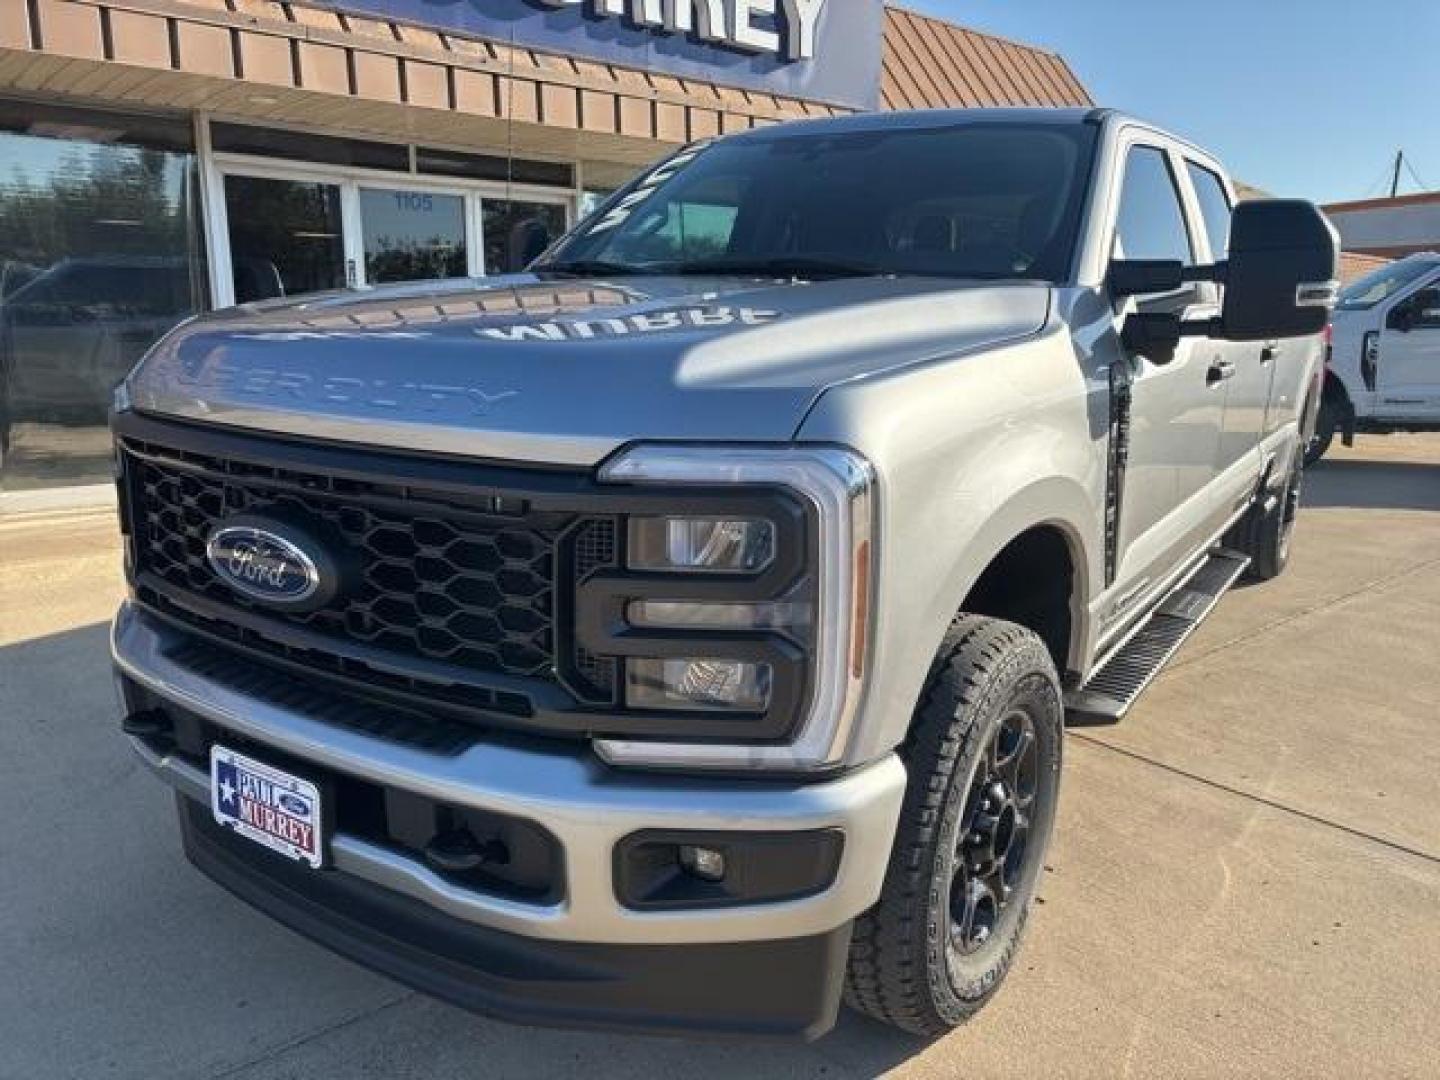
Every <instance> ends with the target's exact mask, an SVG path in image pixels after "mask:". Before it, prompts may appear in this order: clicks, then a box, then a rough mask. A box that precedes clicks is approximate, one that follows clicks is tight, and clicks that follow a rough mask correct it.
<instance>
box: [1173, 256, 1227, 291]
mask: <svg viewBox="0 0 1440 1080" xmlns="http://www.w3.org/2000/svg"><path fill="white" fill-rule="evenodd" d="M1229 276H1230V262H1229V260H1228V259H1222V260H1221V261H1220V262H1217V263H1211V264H1210V265H1209V266H1187V267H1185V268H1184V269H1182V270H1181V271H1180V279H1181V280H1182V281H1185V282H1186V283H1189V282H1194V281H1213V282H1214V283H1215V284H1217V285H1224V284H1225V281H1226V279H1227V278H1229Z"/></svg>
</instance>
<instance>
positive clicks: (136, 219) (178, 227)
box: [0, 103, 205, 492]
mask: <svg viewBox="0 0 1440 1080" xmlns="http://www.w3.org/2000/svg"><path fill="white" fill-rule="evenodd" d="M22 110H23V111H22ZM0 128H3V129H8V130H0V490H4V491H7V492H13V491H19V490H26V489H34V488H43V487H56V486H62V485H69V484H95V483H103V482H107V481H108V480H109V478H110V472H111V470H110V448H109V437H108V432H107V429H106V413H107V410H108V408H109V405H110V398H111V393H112V391H113V389H114V386H115V384H116V383H118V382H119V381H120V379H121V378H122V377H124V375H125V374H126V372H128V371H129V370H130V368H131V367H132V366H134V364H135V362H136V361H137V360H139V358H140V356H141V355H142V354H143V353H144V351H145V350H146V349H147V348H148V347H149V346H150V345H151V343H153V342H154V341H155V339H156V338H158V337H159V336H160V335H161V334H163V333H164V332H165V331H166V330H168V329H169V328H170V327H172V326H173V325H174V324H175V323H176V322H178V321H180V320H181V319H183V318H185V317H187V316H189V315H191V314H193V313H194V312H195V311H197V310H199V309H200V307H201V306H202V305H203V297H204V286H203V282H204V280H205V270H204V264H203V260H202V258H201V251H200V244H199V230H198V228H197V227H196V226H197V210H198V199H197V197H196V184H197V179H196V177H197V173H196V163H195V156H194V154H193V153H192V152H191V151H190V149H189V147H188V142H189V139H190V129H189V126H188V124H186V123H184V122H180V123H175V122H170V121H163V120H157V119H155V118H129V117H125V116H120V115H114V116H111V115H110V114H106V113H101V112H96V111H94V110H87V111H86V112H85V113H84V114H83V115H81V116H75V115H72V114H71V113H70V112H69V111H68V110H62V109H57V108H52V107H48V106H39V105H26V106H23V107H22V106H20V105H18V104H3V103H0Z"/></svg>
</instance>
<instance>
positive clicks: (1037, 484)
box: [937, 476, 1104, 675]
mask: <svg viewBox="0 0 1440 1080" xmlns="http://www.w3.org/2000/svg"><path fill="white" fill-rule="evenodd" d="M1098 513H1099V511H1098V509H1097V508H1096V507H1095V505H1094V503H1093V500H1092V499H1091V498H1090V497H1089V496H1088V495H1087V494H1086V492H1085V489H1084V488H1083V487H1081V485H1080V484H1079V483H1078V482H1076V481H1074V480H1072V479H1069V478H1067V477H1063V476H1051V477H1046V478H1043V479H1039V480H1036V481H1034V482H1033V483H1031V484H1029V485H1027V486H1025V487H1023V488H1021V489H1020V490H1019V491H1017V492H1014V493H1013V494H1012V495H1011V496H1010V497H1009V498H1007V499H1006V500H1005V501H1004V502H1003V503H1001V504H999V505H998V506H996V507H994V508H993V509H992V510H991V511H990V512H989V513H988V514H987V515H986V516H985V521H984V523H983V524H981V525H980V527H979V528H978V529H977V530H976V531H975V532H974V533H973V534H972V535H971V537H970V538H969V541H968V542H967V543H966V545H965V558H964V559H963V560H959V562H958V564H957V566H956V567H955V569H954V572H953V573H952V575H951V576H949V577H947V578H946V579H945V581H944V582H943V583H941V586H940V588H939V589H937V595H938V597H939V600H938V605H939V609H940V611H942V612H945V611H948V614H946V615H945V617H944V619H943V625H942V626H941V633H943V632H944V626H948V625H949V622H950V619H952V618H954V616H955V615H957V614H958V613H959V612H960V611H961V610H963V607H964V604H965V598H966V597H967V596H969V595H970V593H971V591H972V590H973V589H974V588H975V585H976V583H977V582H978V581H979V580H980V577H981V575H982V574H984V572H985V571H986V569H988V568H989V566H990V565H991V563H993V562H994V561H995V559H996V558H997V557H998V556H999V555H1000V553H1001V552H1002V551H1004V550H1005V548H1007V547H1008V546H1009V545H1010V544H1011V543H1012V542H1014V541H1015V540H1016V539H1017V538H1019V537H1020V536H1022V535H1024V534H1025V533H1027V532H1030V531H1031V530H1033V529H1039V528H1051V529H1054V530H1056V531H1057V532H1058V533H1060V535H1061V536H1062V537H1063V538H1064V540H1065V544H1066V547H1067V548H1068V549H1069V552H1070V564H1071V571H1072V574H1073V579H1072V581H1071V589H1070V619H1071V623H1070V648H1069V655H1068V657H1067V662H1066V666H1067V667H1069V668H1072V669H1074V668H1078V667H1079V666H1081V665H1082V658H1083V652H1084V650H1085V647H1086V645H1085V643H1086V642H1087V641H1088V640H1089V632H1090V626H1089V621H1090V605H1089V601H1090V599H1091V590H1092V587H1093V583H1094V582H1096V581H1101V580H1103V579H1104V571H1103V567H1102V566H1101V565H1100V563H1101V559H1102V554H1101V548H1102V547H1103V545H1102V544H1101V542H1100V540H1099V537H1098V535H1097V534H1096V527H1095V524H1094V523H1095V522H1096V521H1097V520H1098V519H1097V515H1098ZM1087 523H1089V524H1087ZM937 640H938V638H937ZM1061 674H1062V675H1063V674H1064V672H1061Z"/></svg>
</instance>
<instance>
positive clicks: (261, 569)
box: [205, 521, 325, 607]
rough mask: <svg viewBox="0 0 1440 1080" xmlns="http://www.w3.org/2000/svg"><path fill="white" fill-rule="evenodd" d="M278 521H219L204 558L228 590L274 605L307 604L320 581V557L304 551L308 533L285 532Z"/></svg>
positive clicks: (322, 582) (321, 557) (206, 547)
mask: <svg viewBox="0 0 1440 1080" xmlns="http://www.w3.org/2000/svg"><path fill="white" fill-rule="evenodd" d="M287 531H288V530H286V529H285V527H284V526H283V525H279V524H276V525H274V526H270V525H269V524H268V523H260V522H252V521H245V522H240V521H232V522H229V523H225V522H222V523H221V525H220V527H219V528H217V529H216V530H215V531H214V532H212V533H211V534H210V539H209V541H208V542H207V543H206V545H205V557H206V558H207V559H208V560H209V562H210V567H211V569H212V570H214V571H215V573H216V574H217V575H218V576H219V578H220V580H221V581H223V582H224V583H225V584H226V585H228V586H230V588H232V589H234V590H235V591H236V592H238V593H240V594H241V595H243V596H248V597H249V598H250V599H252V600H258V601H260V602H261V603H264V604H272V605H274V606H277V607H302V606H305V605H307V604H308V603H309V602H310V601H311V600H312V599H314V598H315V596H316V594H317V593H319V592H320V590H321V587H322V585H324V584H325V582H324V580H323V578H322V576H321V572H320V564H321V561H322V560H323V556H321V555H320V554H319V553H313V552H311V551H307V550H306V548H307V546H308V544H307V541H308V539H309V538H308V537H302V536H300V535H298V534H297V535H295V536H293V537H292V536H287V535H285V533H286V532H287Z"/></svg>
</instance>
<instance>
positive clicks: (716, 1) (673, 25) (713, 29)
mask: <svg viewBox="0 0 1440 1080" xmlns="http://www.w3.org/2000/svg"><path fill="white" fill-rule="evenodd" d="M534 2H535V3H537V4H540V5H542V6H544V7H552V8H564V7H581V8H584V9H585V10H586V11H587V12H588V13H589V14H591V15H593V16H595V17H597V18H606V17H611V16H613V17H616V18H621V19H625V20H627V21H629V22H630V23H631V24H633V25H635V26H638V27H644V28H647V29H652V30H656V31H659V32H660V33H666V34H690V35H692V36H694V37H696V38H699V39H700V40H701V41H707V42H712V43H715V44H719V45H725V46H728V47H729V48H732V49H739V50H740V51H742V52H751V53H768V54H771V55H774V56H778V57H781V58H783V59H785V60H810V59H813V58H814V56H815V40H816V33H815V30H816V27H817V26H818V25H819V23H820V13H821V12H822V11H823V10H824V9H825V4H826V2H827V0H534Z"/></svg>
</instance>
